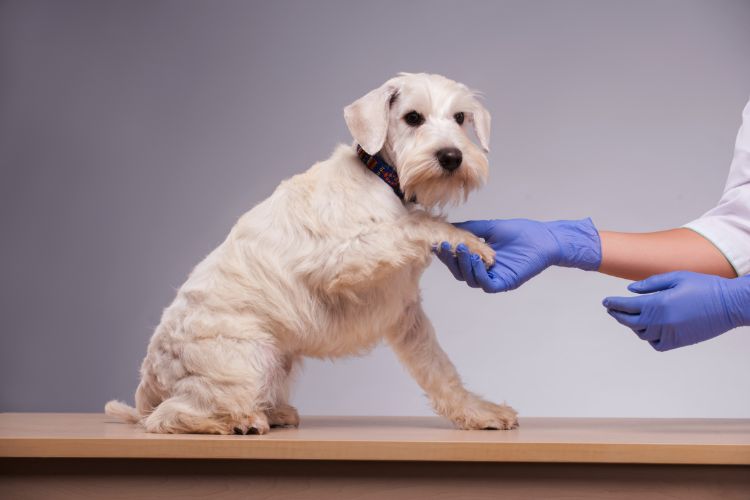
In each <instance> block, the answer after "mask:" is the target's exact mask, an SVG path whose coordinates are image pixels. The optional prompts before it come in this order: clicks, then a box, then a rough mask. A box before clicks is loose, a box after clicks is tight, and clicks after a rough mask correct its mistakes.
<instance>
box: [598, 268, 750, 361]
mask: <svg viewBox="0 0 750 500" xmlns="http://www.w3.org/2000/svg"><path fill="white" fill-rule="evenodd" d="M628 290H630V291H631V292H635V293H639V294H647V295H639V296H635V297H607V298H606V299H604V302H603V304H604V307H606V308H607V312H608V313H609V314H610V315H612V317H614V318H615V319H616V320H617V321H619V322H620V323H622V324H623V325H625V326H627V327H628V328H631V329H632V330H633V331H634V332H635V334H636V335H638V337H640V338H641V339H642V340H646V341H648V342H649V343H650V344H651V346H652V347H653V348H654V349H656V350H657V351H668V350H670V349H675V348H677V347H683V346H687V345H691V344H696V343H698V342H702V341H704V340H708V339H711V338H713V337H716V336H717V335H721V334H722V333H724V332H726V331H728V330H731V329H732V328H736V327H738V326H743V325H748V324H750V277H743V278H734V279H727V278H721V277H719V276H711V275H707V274H698V273H692V272H688V271H677V272H672V273H666V274H657V275H655V276H651V277H650V278H646V279H645V280H643V281H637V282H635V283H632V284H631V285H630V286H629V287H628Z"/></svg>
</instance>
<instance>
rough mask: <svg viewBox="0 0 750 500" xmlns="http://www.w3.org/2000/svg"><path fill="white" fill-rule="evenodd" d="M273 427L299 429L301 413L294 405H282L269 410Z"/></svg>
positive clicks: (269, 419) (269, 420)
mask: <svg viewBox="0 0 750 500" xmlns="http://www.w3.org/2000/svg"><path fill="white" fill-rule="evenodd" d="M268 422H269V423H270V424H271V427H299V413H297V409H296V408H295V407H294V406H292V405H287V404H280V405H277V406H275V407H273V408H271V409H270V410H268Z"/></svg>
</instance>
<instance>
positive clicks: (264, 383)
mask: <svg viewBox="0 0 750 500" xmlns="http://www.w3.org/2000/svg"><path fill="white" fill-rule="evenodd" d="M201 325H202V327H203V331H205V332H211V333H213V331H214V330H213V329H214V328H217V329H218V328H221V330H218V331H220V332H221V334H220V335H217V334H215V333H214V334H213V335H214V336H213V337H212V338H203V339H201V340H199V341H195V342H191V343H186V344H184V345H183V346H182V353H181V356H180V358H179V360H174V363H175V364H174V365H173V367H172V369H173V373H175V374H177V373H179V374H181V377H180V378H179V379H178V380H176V381H175V382H174V383H173V384H172V385H171V391H170V394H169V397H167V398H166V399H165V400H164V401H162V402H161V403H160V404H159V405H158V406H157V407H156V408H154V410H153V412H152V413H151V414H150V415H148V417H146V418H145V420H144V422H143V423H144V426H145V427H146V430H147V431H149V432H157V433H213V434H232V433H239V434H265V433H266V432H268V430H269V428H270V424H269V421H268V415H267V411H268V410H269V409H271V408H272V407H273V404H274V402H275V401H276V400H277V399H278V397H277V396H278V394H279V393H282V392H283V389H282V388H281V384H283V383H285V380H286V378H287V374H286V371H285V368H284V360H285V357H284V355H283V353H282V352H281V351H280V350H279V348H278V347H277V345H276V344H275V342H274V338H273V337H272V336H271V335H269V334H266V333H264V332H262V331H248V330H245V329H244V328H242V325H241V324H240V325H235V326H234V328H238V329H242V331H241V332H240V331H235V330H233V329H232V328H233V326H232V325H231V324H229V323H227V322H223V323H202V324H201ZM176 363H179V364H176Z"/></svg>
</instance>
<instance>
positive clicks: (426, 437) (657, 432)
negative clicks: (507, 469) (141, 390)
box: [0, 413, 750, 465]
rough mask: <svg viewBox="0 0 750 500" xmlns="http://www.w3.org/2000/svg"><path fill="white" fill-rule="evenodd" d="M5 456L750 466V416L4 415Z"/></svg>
mask: <svg viewBox="0 0 750 500" xmlns="http://www.w3.org/2000/svg"><path fill="white" fill-rule="evenodd" d="M0 457H68V458H184V459H272V460H273V459H277V460H278V459H282V460H284V459H285V460H392V461H395V460H406V461H484V462H575V463H646V464H659V463H661V464H726V465H728V464H735V465H736V464H740V465H750V419H606V418H531V417H527V418H523V419H522V420H521V427H519V428H518V429H515V430H512V431H489V430H488V431H461V430H456V429H453V428H452V427H451V426H450V424H449V423H448V422H446V421H445V420H442V419H440V418H436V417H321V416H315V417H312V416H308V417H303V418H302V425H301V426H300V428H299V429H272V430H271V432H270V433H269V434H266V435H264V436H254V435H249V436H216V435H198V434H181V435H164V434H149V433H146V432H143V430H142V429H141V428H139V427H138V426H135V425H132V424H125V423H121V422H119V421H117V420H116V419H113V418H110V417H107V416H105V415H102V414H94V413H2V414H0Z"/></svg>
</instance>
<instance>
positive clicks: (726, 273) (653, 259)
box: [599, 228, 737, 280]
mask: <svg viewBox="0 0 750 500" xmlns="http://www.w3.org/2000/svg"><path fill="white" fill-rule="evenodd" d="M599 236H600V238H601V245H602V262H601V266H600V267H599V272H601V273H604V274H609V275H611V276H618V277H620V278H626V279H632V280H641V279H644V278H646V277H648V276H652V275H654V274H661V273H666V272H670V271H677V270H686V271H694V272H697V273H704V274H714V275H717V276H722V277H725V278H734V277H736V276H737V274H736V273H735V271H734V268H733V267H732V265H731V264H730V263H729V261H727V259H726V258H725V257H724V255H723V254H722V253H721V252H720V251H719V249H718V248H716V247H715V246H714V245H713V244H712V243H711V242H710V241H708V240H707V239H706V238H704V237H703V236H701V235H700V234H698V233H696V232H695V231H692V230H690V229H684V228H679V229H670V230H668V231H659V232H654V233H617V232H612V231H600V233H599Z"/></svg>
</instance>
